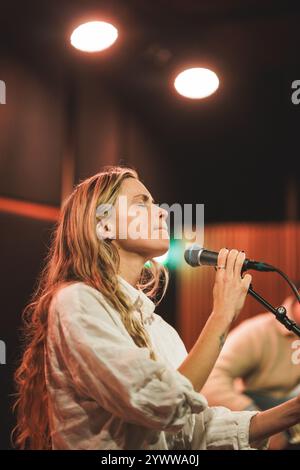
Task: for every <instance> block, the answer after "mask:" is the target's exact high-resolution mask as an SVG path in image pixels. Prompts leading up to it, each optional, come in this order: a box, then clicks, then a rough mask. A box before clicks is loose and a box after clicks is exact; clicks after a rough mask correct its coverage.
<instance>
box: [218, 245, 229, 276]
mask: <svg viewBox="0 0 300 470" xmlns="http://www.w3.org/2000/svg"><path fill="white" fill-rule="evenodd" d="M228 253H229V250H228V249H227V248H221V250H220V251H219V254H218V264H217V266H226V263H227V255H228ZM217 271H224V270H223V269H217Z"/></svg>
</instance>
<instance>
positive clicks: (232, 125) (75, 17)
mask: <svg viewBox="0 0 300 470" xmlns="http://www.w3.org/2000/svg"><path fill="white" fill-rule="evenodd" d="M95 15H99V16H100V15H101V17H105V18H108V19H111V20H113V22H114V23H115V24H116V25H117V26H118V27H119V31H120V39H119V41H117V43H116V45H115V46H114V47H113V48H111V49H108V50H107V51H104V52H103V53H99V54H95V55H93V56H91V55H86V54H83V53H80V52H78V51H76V50H74V49H72V48H71V47H70V46H69V44H68V35H69V33H70V31H71V30H72V27H73V26H74V25H76V24H78V23H79V22H80V21H82V20H83V19H85V18H91V17H94V16H95ZM299 24H300V22H299V7H297V6H296V2H288V1H286V2H278V3H277V2H274V1H264V2H261V1H250V0H243V1H242V2H241V1H237V0H236V1H234V0H227V1H215V0H214V1H212V0H210V1H208V0H204V1H198V2H196V1H192V0H185V1H179V0H175V1H174V0H173V1H172V2H170V1H166V0H158V1H149V0H148V1H146V0H126V1H111V2H108V1H106V2H101V1H97V2H95V1H89V0H85V1H83V0H82V1H76V0H71V1H69V0H61V1H56V2H54V1H51V2H50V1H48V2H45V1H43V2H41V1H32V0H27V1H26V2H20V1H15V0H11V1H2V4H1V15H0V51H2V53H9V54H12V55H15V56H18V57H19V58H21V59H22V60H24V61H26V62H27V63H28V64H30V65H31V66H32V67H35V68H36V71H37V73H40V74H43V75H44V76H45V77H47V80H49V82H51V81H53V82H55V81H59V80H65V79H66V77H69V76H70V74H77V73H78V74H79V73H80V71H81V70H82V68H83V67H86V68H88V69H89V71H90V72H91V73H94V74H95V75H96V76H97V75H99V77H102V79H103V80H107V81H109V83H110V84H111V85H112V86H113V87H114V89H115V90H116V92H117V93H119V95H120V96H121V97H123V98H124V99H125V100H128V101H130V106H132V107H133V108H134V109H135V110H136V111H137V112H138V113H139V114H140V116H142V118H143V119H144V121H145V122H146V123H147V125H148V126H149V129H151V130H152V132H153V133H155V134H156V136H157V138H158V139H159V140H160V142H161V144H162V145H163V146H164V148H165V152H166V153H165V155H166V159H168V160H169V168H170V175H166V184H168V179H169V178H172V182H173V185H174V188H175V189H176V191H178V190H179V188H180V198H181V201H182V202H186V203H191V202H194V203H195V202H198V203H200V202H204V203H205V205H206V209H205V211H206V212H205V219H206V220H208V221H209V220H211V221H221V220H228V219H230V220H283V219H285V217H286V205H287V198H286V195H287V193H288V187H289V185H290V184H291V183H292V182H293V181H294V182H296V187H297V190H296V193H295V194H296V196H295V197H299V189H298V183H299V176H298V175H299V157H298V140H299V139H298V132H299V131H298V123H299V119H300V106H299V107H297V106H295V105H293V104H292V102H291V83H292V81H293V80H296V79H300V56H299V35H300V32H299ZM185 65H200V66H201V65H207V66H210V67H211V68H212V69H213V70H214V71H216V72H217V73H218V75H219V77H220V81H221V86H220V88H219V90H218V91H217V93H215V94H214V95H213V96H211V97H209V98H207V99H205V100H202V101H200V102H197V101H191V100H188V99H184V98H180V97H179V96H178V95H177V94H176V93H175V92H174V90H173V88H172V79H173V78H174V74H175V73H176V71H177V70H179V69H180V68H181V67H182V66H185ZM298 108H299V109H298ZM176 191H175V192H174V198H176ZM298 211H299V209H298ZM298 217H299V212H298Z"/></svg>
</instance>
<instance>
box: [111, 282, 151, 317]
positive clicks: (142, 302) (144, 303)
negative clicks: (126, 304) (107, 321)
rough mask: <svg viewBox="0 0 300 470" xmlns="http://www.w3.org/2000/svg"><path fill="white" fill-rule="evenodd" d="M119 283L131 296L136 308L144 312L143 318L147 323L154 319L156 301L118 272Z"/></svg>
mask: <svg viewBox="0 0 300 470" xmlns="http://www.w3.org/2000/svg"><path fill="white" fill-rule="evenodd" d="M117 278H118V281H119V284H120V285H121V286H122V288H123V290H124V291H125V293H126V294H127V295H128V296H129V298H130V300H131V302H132V303H133V305H134V307H135V309H136V310H138V311H139V312H140V313H141V314H142V319H143V321H145V322H146V323H147V322H148V323H151V321H152V320H153V319H154V310H155V303H154V302H153V301H152V300H151V299H150V298H149V297H147V295H146V294H145V293H144V292H143V291H142V290H141V289H138V288H136V287H133V286H132V285H131V284H130V283H129V282H127V281H126V280H125V279H124V278H123V277H122V276H120V275H119V274H117Z"/></svg>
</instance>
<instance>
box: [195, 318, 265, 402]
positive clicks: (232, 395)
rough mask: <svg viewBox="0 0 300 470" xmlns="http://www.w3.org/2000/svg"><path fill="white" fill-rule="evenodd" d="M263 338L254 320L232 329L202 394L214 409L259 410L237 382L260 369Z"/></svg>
mask: <svg viewBox="0 0 300 470" xmlns="http://www.w3.org/2000/svg"><path fill="white" fill-rule="evenodd" d="M262 343H263V338H262V337H261V335H260V330H259V328H254V325H253V321H249V320H246V321H245V322H243V323H242V324H240V325H239V326H237V327H236V328H235V329H234V330H232V331H231V332H230V333H229V335H228V337H227V339H226V342H225V345H224V346H223V349H222V351H221V353H220V356H219V357H218V359H217V362H216V364H215V366H214V368H213V370H212V372H211V374H210V376H209V377H208V379H207V381H206V383H205V385H204V387H203V388H202V390H201V393H203V395H204V396H205V397H206V398H207V400H208V403H209V405H211V406H217V405H221V406H225V407H227V408H230V409H232V410H235V411H241V410H246V409H248V410H257V409H258V407H257V406H256V404H255V403H254V402H253V400H252V399H251V398H250V397H248V396H247V395H246V394H244V393H242V392H241V391H239V390H238V389H237V387H236V385H235V380H236V379H238V378H245V377H247V375H248V374H251V373H252V372H253V371H254V370H255V369H256V368H258V367H259V363H260V358H261V356H262V353H261V346H262Z"/></svg>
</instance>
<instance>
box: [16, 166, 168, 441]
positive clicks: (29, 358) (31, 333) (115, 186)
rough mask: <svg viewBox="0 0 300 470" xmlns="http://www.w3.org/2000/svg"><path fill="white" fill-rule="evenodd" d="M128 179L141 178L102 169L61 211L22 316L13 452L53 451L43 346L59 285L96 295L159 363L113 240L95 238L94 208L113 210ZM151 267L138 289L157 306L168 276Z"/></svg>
mask: <svg viewBox="0 0 300 470" xmlns="http://www.w3.org/2000/svg"><path fill="white" fill-rule="evenodd" d="M126 178H136V179H139V176H138V174H137V171H136V170H134V169H132V168H127V167H122V166H105V167H104V168H103V171H101V172H100V173H97V174H96V175H94V176H91V177H90V178H87V179H85V180H83V181H81V182H80V183H79V184H78V185H77V186H76V187H75V188H74V190H73V192H72V193H71V195H70V196H69V197H68V198H67V199H66V200H65V201H64V203H63V205H62V208H61V216H60V218H59V220H58V222H57V224H56V226H55V230H54V231H53V235H52V236H51V243H50V248H49V250H48V253H47V256H46V258H45V263H44V267H43V269H42V270H41V273H40V275H39V278H38V280H37V287H36V289H35V291H34V293H33V295H32V297H31V298H30V303H29V304H28V305H27V306H26V307H25V309H24V310H23V312H22V320H23V323H22V343H23V348H24V352H23V356H22V358H21V361H20V365H19V366H18V368H17V370H16V371H15V374H14V379H15V385H16V392H17V393H16V394H15V395H16V400H15V403H14V405H13V411H14V412H15V411H16V417H17V424H16V426H15V427H14V429H13V431H12V434H11V440H12V443H13V446H14V447H17V448H19V449H39V450H46V449H51V434H50V429H49V418H48V395H47V388H46V382H45V372H44V363H45V357H44V345H45V342H46V337H47V319H48V308H49V305H50V302H51V300H52V298H53V295H54V294H55V292H56V291H57V290H58V289H59V288H60V287H61V286H62V284H64V285H65V284H68V283H73V282H77V281H82V282H85V283H87V284H88V285H90V286H91V287H93V288H95V289H97V290H98V291H100V292H101V293H102V294H103V295H104V296H105V297H106V299H107V300H108V301H109V302H110V303H111V305H112V306H113V307H114V308H115V309H116V310H117V311H118V312H119V314H120V317H121V319H122V321H123V323H124V325H125V327H126V329H127V330H128V333H129V334H130V336H131V337H132V339H133V340H134V342H135V344H136V345H137V346H138V347H147V348H148V349H149V350H150V357H151V358H152V359H153V360H157V357H156V355H155V352H154V351H153V349H152V345H151V340H150V337H149V335H148V333H147V331H146V330H145V329H144V328H143V326H142V325H141V324H140V323H139V321H138V320H137V319H135V317H134V316H133V315H130V312H131V310H132V305H131V303H130V300H129V298H128V297H127V296H126V294H124V291H122V289H121V287H120V285H119V283H118V280H117V274H118V270H119V262H120V259H119V254H118V250H117V249H116V247H115V245H114V244H113V243H111V240H99V239H98V238H97V235H96V222H97V220H96V216H95V214H96V207H97V206H98V205H99V204H115V202H116V200H117V196H118V193H119V190H120V187H121V184H122V182H123V181H124V180H125V179H126ZM149 261H150V263H149V266H147V265H145V266H144V268H143V270H142V273H141V277H140V279H139V282H138V284H137V286H136V287H137V288H140V289H142V290H143V291H144V292H145V293H146V295H147V296H148V297H150V298H151V299H152V300H153V301H154V302H155V304H156V305H158V303H159V302H160V301H161V299H162V298H163V296H164V294H165V292H166V289H167V285H168V281H169V274H168V271H167V269H166V268H165V267H164V266H163V265H161V264H160V263H158V262H157V261H155V260H154V259H150V260H149ZM158 294H159V295H158ZM158 297H159V299H158Z"/></svg>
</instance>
